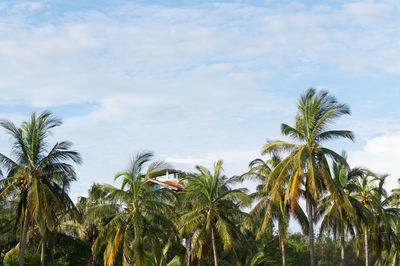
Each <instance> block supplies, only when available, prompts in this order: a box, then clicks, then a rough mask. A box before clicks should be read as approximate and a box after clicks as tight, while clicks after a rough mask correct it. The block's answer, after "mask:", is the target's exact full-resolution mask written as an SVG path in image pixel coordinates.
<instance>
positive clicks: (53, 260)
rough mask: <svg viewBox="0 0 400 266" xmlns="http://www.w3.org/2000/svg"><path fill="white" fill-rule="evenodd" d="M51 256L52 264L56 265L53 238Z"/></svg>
mask: <svg viewBox="0 0 400 266" xmlns="http://www.w3.org/2000/svg"><path fill="white" fill-rule="evenodd" d="M49 244H50V258H51V265H52V266H56V260H55V258H54V239H51V240H50V242H49Z"/></svg>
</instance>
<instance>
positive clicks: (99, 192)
mask: <svg viewBox="0 0 400 266" xmlns="http://www.w3.org/2000/svg"><path fill="white" fill-rule="evenodd" d="M106 196H107V195H106V193H104V191H103V189H102V186H101V185H100V184H96V183H95V184H93V185H92V186H91V187H90V189H89V191H88V196H87V197H83V196H82V197H79V198H78V202H77V204H76V209H77V212H78V214H79V215H71V216H69V217H68V218H69V219H66V220H65V221H63V223H62V224H61V227H62V228H63V230H64V231H66V232H70V233H71V232H73V233H74V234H75V235H77V236H78V237H79V238H80V239H82V240H84V241H86V242H88V243H89V244H90V248H91V253H90V257H89V261H88V265H89V266H95V265H96V258H95V256H94V253H93V245H94V242H95V241H96V238H97V235H98V233H99V230H101V228H102V227H103V226H104V225H105V224H106V222H107V221H109V220H110V219H111V218H112V217H113V216H115V214H116V213H117V211H118V209H117V207H116V206H115V205H113V204H110V203H109V202H108V201H107V200H106Z"/></svg>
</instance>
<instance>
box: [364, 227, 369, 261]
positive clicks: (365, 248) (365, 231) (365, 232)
mask: <svg viewBox="0 0 400 266" xmlns="http://www.w3.org/2000/svg"><path fill="white" fill-rule="evenodd" d="M364 256H365V266H368V265H369V261H368V230H367V226H365V227H364Z"/></svg>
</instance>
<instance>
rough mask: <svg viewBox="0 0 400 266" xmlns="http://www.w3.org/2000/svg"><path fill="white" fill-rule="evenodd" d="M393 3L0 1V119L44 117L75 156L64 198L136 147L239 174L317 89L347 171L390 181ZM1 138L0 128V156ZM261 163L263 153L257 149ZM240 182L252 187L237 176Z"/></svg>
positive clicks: (396, 27)
mask: <svg viewBox="0 0 400 266" xmlns="http://www.w3.org/2000/svg"><path fill="white" fill-rule="evenodd" d="M399 11H400V2H399V1H392V0H382V1H349V0H346V1H340V0H331V1H329V0H320V1H298V2H295V1H286V0H280V1H274V0H267V1H245V0H243V1H239V0H238V1H198V0H197V1H183V0H178V1H172V0H168V1H161V0H158V1H151V0H146V1H145V0H142V1H123V0H117V1H106V0H102V1H99V0H97V1H88V0H86V1H85V0H83V1H57V0H53V1H31V2H26V1H8V2H7V1H1V2H0V81H1V82H0V117H1V118H5V119H9V120H12V121H14V122H15V123H17V124H19V123H20V122H21V121H24V120H26V119H28V117H29V116H30V114H31V112H33V111H35V112H41V111H43V110H50V111H52V112H53V113H54V114H55V115H56V116H57V117H59V118H61V119H62V120H63V121H64V123H63V125H62V126H61V127H59V128H57V129H55V130H54V134H53V136H52V141H57V140H70V141H72V142H73V143H74V149H75V150H77V151H79V152H80V153H81V155H82V157H83V164H82V165H81V166H77V167H76V170H77V173H78V181H77V182H75V183H74V184H73V185H72V187H71V197H72V198H75V199H76V198H77V197H78V196H79V195H85V194H86V193H87V190H88V188H89V186H90V185H91V184H92V183H93V182H98V183H112V182H113V177H114V175H115V173H116V172H118V171H120V170H123V169H125V168H126V167H127V166H128V164H129V161H130V160H131V158H132V156H133V155H134V154H135V153H137V152H138V151H142V150H150V151H153V152H154V153H155V155H156V159H159V160H165V161H167V162H169V163H170V164H171V165H173V166H174V167H176V168H179V169H182V170H185V171H194V166H195V165H197V164H200V165H205V166H207V167H211V166H212V164H213V162H214V161H216V160H219V159H222V160H224V162H225V164H224V165H225V167H224V168H225V171H226V173H227V175H235V174H241V173H243V172H245V171H246V170H247V169H248V163H249V162H250V161H251V160H252V159H254V158H257V157H260V156H261V155H260V151H261V148H262V146H263V145H264V144H265V143H266V141H267V140H274V139H284V138H283V137H282V136H281V134H280V124H281V123H287V124H293V122H294V116H295V114H296V102H297V100H298V98H299V96H300V95H301V94H302V93H304V92H305V91H306V90H307V89H308V88H310V87H316V88H319V89H321V88H324V89H327V90H328V91H329V92H330V93H331V94H332V95H334V96H336V97H337V99H338V100H339V102H342V103H346V104H348V105H349V106H350V108H351V110H352V115H351V116H347V117H343V118H342V119H340V120H339V121H338V122H337V123H336V124H335V125H333V126H332V128H336V129H349V130H352V131H354V133H355V135H356V139H355V141H354V142H351V141H347V140H340V141H335V142H329V143H326V144H325V145H327V146H328V147H331V148H332V149H334V150H336V151H338V152H340V151H341V150H346V151H347V152H348V155H349V162H350V165H351V166H353V167H354V166H364V167H368V168H369V169H371V170H373V171H376V172H378V173H387V174H390V177H389V178H388V184H387V189H389V190H390V189H392V188H394V187H395V186H397V179H398V178H400V168H399V167H398V164H399V158H400V116H399V114H400V105H399V100H400V49H399V47H400V16H398V14H399ZM10 144H11V141H10V138H9V136H8V135H6V134H5V132H4V131H0V152H2V153H5V154H9V152H10ZM261 158H264V159H266V157H261ZM244 186H247V187H249V188H251V187H252V184H250V183H245V184H244Z"/></svg>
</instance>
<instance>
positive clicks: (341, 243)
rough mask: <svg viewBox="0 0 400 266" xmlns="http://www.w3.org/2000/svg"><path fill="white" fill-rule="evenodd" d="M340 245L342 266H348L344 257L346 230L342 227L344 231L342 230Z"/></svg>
mask: <svg viewBox="0 0 400 266" xmlns="http://www.w3.org/2000/svg"><path fill="white" fill-rule="evenodd" d="M340 234H341V235H340V246H341V250H340V258H341V260H342V263H341V265H342V266H346V262H345V258H344V248H345V244H346V242H345V241H344V230H343V229H342V231H341V232H340Z"/></svg>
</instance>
